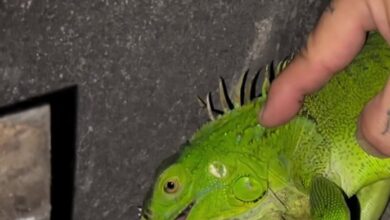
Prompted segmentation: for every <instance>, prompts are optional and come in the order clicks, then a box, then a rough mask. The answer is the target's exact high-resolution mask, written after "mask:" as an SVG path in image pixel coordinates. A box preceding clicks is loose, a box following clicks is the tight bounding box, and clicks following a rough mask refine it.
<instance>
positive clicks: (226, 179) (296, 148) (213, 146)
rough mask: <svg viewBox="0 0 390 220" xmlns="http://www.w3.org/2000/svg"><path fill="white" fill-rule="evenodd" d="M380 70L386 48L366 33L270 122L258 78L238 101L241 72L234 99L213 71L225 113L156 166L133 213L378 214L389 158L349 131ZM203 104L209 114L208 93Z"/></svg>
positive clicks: (166, 216)
mask: <svg viewBox="0 0 390 220" xmlns="http://www.w3.org/2000/svg"><path fill="white" fill-rule="evenodd" d="M284 64H285V63H283V64H282V65H284ZM279 67H280V65H279ZM271 69H272V68H271ZM279 69H280V68H279ZM268 72H269V71H268ZM275 72H280V71H279V70H275ZM389 72H390V49H389V48H388V45H387V43H386V42H385V41H384V40H383V39H382V38H381V37H380V36H379V34H376V33H373V34H370V35H369V37H368V40H367V43H366V45H365V47H364V48H363V50H362V52H361V54H360V55H359V56H358V57H357V58H356V59H355V60H354V61H353V62H352V64H351V65H350V66H349V67H347V68H346V69H345V70H343V71H342V72H341V74H338V75H337V76H336V77H334V78H333V79H332V80H331V81H330V83H329V84H327V86H325V87H324V88H323V89H322V90H321V91H319V92H317V93H316V94H314V95H310V96H308V97H306V99H305V101H304V107H303V109H302V110H301V112H300V114H299V115H298V116H297V117H296V118H295V119H294V120H292V121H291V122H289V123H288V124H286V125H284V126H281V127H278V128H274V129H268V128H264V127H262V126H260V125H259V124H258V122H257V115H258V112H259V110H260V109H261V106H262V105H263V103H264V101H265V99H266V94H265V93H264V92H265V91H267V87H268V85H269V83H268V81H267V80H266V81H265V82H264V83H263V96H260V97H257V98H255V99H253V100H251V101H249V102H247V103H245V104H243V102H245V100H247V98H245V97H248V96H247V95H245V94H249V93H250V92H248V91H249V90H248V89H245V88H246V86H245V78H246V75H244V77H242V79H243V83H242V84H243V86H242V87H241V88H240V89H239V93H240V96H239V99H238V100H236V102H232V101H230V98H229V97H228V96H227V94H226V89H225V88H226V87H225V85H224V83H223V81H222V82H221V84H220V87H221V88H220V89H221V94H220V95H221V106H224V107H225V111H224V112H225V113H224V114H223V115H221V116H219V117H217V118H215V120H213V121H211V122H210V123H207V124H205V125H204V126H203V127H201V128H200V129H199V130H198V131H197V132H196V133H195V134H194V136H193V137H192V138H191V140H190V141H189V142H188V143H187V144H186V145H185V147H184V149H183V150H182V152H181V153H180V156H179V157H178V159H176V161H175V162H174V163H173V164H171V165H170V166H168V167H167V168H166V169H165V170H163V171H162V172H160V173H159V175H158V177H157V179H156V182H155V184H154V187H153V189H152V191H151V193H150V196H149V197H148V199H147V200H146V201H145V204H144V207H143V210H142V216H141V218H142V219H144V220H185V219H186V220H208V219H249V220H250V219H334V220H340V219H351V218H353V219H356V218H360V219H363V220H373V219H379V218H380V216H381V214H382V212H383V210H384V209H385V207H386V204H387V201H388V198H389V195H390V159H379V158H376V157H373V156H370V155H368V154H367V153H366V152H365V151H363V150H362V149H361V148H360V147H359V145H358V143H357V141H356V137H355V136H356V134H355V133H356V124H357V119H358V117H359V113H360V111H361V110H362V108H363V106H364V104H365V103H366V102H367V101H368V100H369V99H370V98H371V97H373V96H374V95H375V94H377V93H378V92H379V91H380V89H381V88H382V87H383V86H384V84H385V82H386V80H387V79H388V78H389ZM244 87H245V88H244ZM207 107H208V110H209V113H210V114H211V116H213V114H212V109H213V107H212V105H211V103H210V96H208V99H207ZM351 198H352V199H351ZM353 198H355V201H358V202H356V203H357V205H355V206H351V205H350V201H352V200H353ZM351 207H354V208H353V210H354V211H351Z"/></svg>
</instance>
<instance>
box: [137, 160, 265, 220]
mask: <svg viewBox="0 0 390 220" xmlns="http://www.w3.org/2000/svg"><path fill="white" fill-rule="evenodd" d="M188 156H189V157H191V156H193V157H196V155H188ZM197 160H198V163H193V162H191V163H187V162H186V161H183V160H182V161H179V162H178V163H175V164H173V165H171V166H169V167H168V168H167V169H166V170H164V171H163V172H162V173H161V174H160V175H159V176H158V178H157V181H156V182H155V185H154V188H153V192H152V195H151V197H150V198H149V200H148V201H147V203H146V207H144V210H143V218H144V219H153V220H184V219H187V220H196V219H230V218H233V217H237V218H238V219H250V217H251V215H252V214H251V211H253V210H254V209H259V208H260V207H261V206H263V207H266V206H265V205H264V204H267V202H266V201H267V199H266V198H267V192H268V182H267V170H266V166H265V164H263V163H261V162H259V161H256V158H253V157H251V156H250V155H245V154H237V153H227V154H226V155H223V156H222V155H220V156H217V157H207V156H206V158H197ZM263 211H264V210H263ZM253 215H256V216H257V217H258V215H259V213H258V211H256V214H254V213H253ZM222 216H223V218H222ZM253 217H254V216H253Z"/></svg>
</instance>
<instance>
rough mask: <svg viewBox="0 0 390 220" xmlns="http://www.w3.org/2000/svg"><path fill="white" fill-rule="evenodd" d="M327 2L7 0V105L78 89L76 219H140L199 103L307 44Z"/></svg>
mask: <svg viewBox="0 0 390 220" xmlns="http://www.w3.org/2000/svg"><path fill="white" fill-rule="evenodd" d="M326 4H327V2H326V1H313V0H303V1H294V0H277V1H262V0H248V1H191V0H186V1H177V0H173V1H163V0H150V1H136V0H117V1H110V0H83V1H81V0H79V1H60V0H57V1H48V0H46V1H45V0H13V1H10V0H2V1H0V91H1V94H2V95H1V96H0V105H1V106H6V105H9V104H13V103H17V102H19V101H22V100H26V99H28V98H30V97H34V96H38V95H42V94H45V93H48V92H52V91H55V90H58V89H61V88H65V87H68V86H71V85H77V88H78V99H77V102H78V111H77V141H76V143H75V146H76V162H77V163H76V182H75V200H74V219H108V220H112V219H119V220H122V219H136V214H137V209H136V207H137V206H139V205H141V203H142V200H143V197H144V194H145V192H146V190H147V189H148V188H149V187H150V184H151V179H152V177H153V173H154V170H155V168H156V167H157V166H158V164H159V163H160V162H161V161H162V160H163V159H164V158H166V157H167V156H169V155H171V154H172V153H174V152H176V151H177V149H178V148H179V146H180V144H182V143H183V142H184V141H185V140H186V139H188V138H189V137H190V136H191V134H192V133H193V132H194V131H195V130H196V129H197V128H198V127H199V126H200V125H201V124H202V123H204V122H205V120H206V114H205V113H204V112H203V111H202V110H201V109H200V108H199V107H198V104H197V102H196V96H197V95H201V96H203V95H205V94H206V93H207V92H209V91H214V90H215V89H216V88H217V80H218V77H219V76H223V77H225V79H226V80H227V82H228V84H229V85H230V84H232V83H233V82H234V81H235V79H236V78H237V76H238V75H239V74H240V73H241V72H242V71H244V70H245V69H247V68H250V69H251V70H253V71H256V70H257V69H258V68H260V67H261V66H263V65H264V64H266V63H268V62H270V61H271V60H273V59H279V58H282V57H284V56H286V55H288V54H289V53H290V52H291V51H293V50H294V49H296V48H299V46H300V45H302V42H303V41H304V39H305V36H306V34H307V33H308V31H309V30H310V29H311V28H312V27H313V25H314V24H315V22H316V20H317V18H318V16H319V14H320V12H321V11H322V10H323V9H324V7H325V5H326ZM64 108H66V106H64ZM54 147H55V146H54Z"/></svg>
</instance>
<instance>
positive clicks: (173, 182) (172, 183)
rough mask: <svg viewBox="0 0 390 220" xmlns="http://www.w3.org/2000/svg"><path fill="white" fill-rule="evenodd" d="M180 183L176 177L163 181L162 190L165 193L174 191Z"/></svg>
mask: <svg viewBox="0 0 390 220" xmlns="http://www.w3.org/2000/svg"><path fill="white" fill-rule="evenodd" d="M179 187H180V184H179V181H178V180H177V179H170V180H167V181H166V182H165V185H164V191H165V192H166V193H169V194H171V193H175V192H177V191H178V190H179Z"/></svg>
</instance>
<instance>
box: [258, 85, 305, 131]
mask: <svg viewBox="0 0 390 220" xmlns="http://www.w3.org/2000/svg"><path fill="white" fill-rule="evenodd" d="M279 85H280V84H277V83H276V84H274V85H273V86H271V89H270V91H269V94H268V99H267V101H266V103H265V104H264V105H263V107H262V108H261V110H260V113H259V115H258V117H259V118H258V121H259V123H260V124H261V125H262V126H264V127H267V128H273V127H277V126H280V125H283V124H285V123H287V122H288V121H289V120H291V119H292V118H293V117H294V116H295V115H296V114H297V113H298V111H299V109H300V108H301V105H302V100H303V98H302V97H303V96H302V95H298V93H297V92H296V91H294V90H292V89H291V88H289V87H288V86H287V85H285V84H283V86H282V87H280V86H279Z"/></svg>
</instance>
